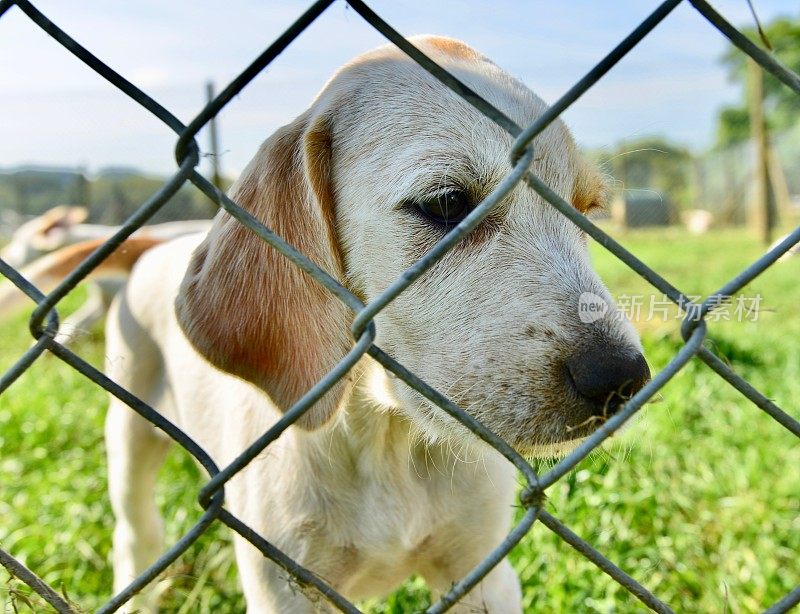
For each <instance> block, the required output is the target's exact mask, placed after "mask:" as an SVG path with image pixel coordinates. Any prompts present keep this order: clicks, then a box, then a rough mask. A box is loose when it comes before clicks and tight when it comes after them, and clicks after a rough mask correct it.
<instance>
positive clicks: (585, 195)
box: [571, 154, 610, 213]
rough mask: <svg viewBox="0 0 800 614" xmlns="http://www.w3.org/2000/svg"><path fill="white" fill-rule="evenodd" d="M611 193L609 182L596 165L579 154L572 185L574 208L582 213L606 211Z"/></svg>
mask: <svg viewBox="0 0 800 614" xmlns="http://www.w3.org/2000/svg"><path fill="white" fill-rule="evenodd" d="M609 192H610V190H609V186H608V182H607V181H606V180H605V179H604V178H603V176H602V175H601V174H600V172H599V171H598V170H597V168H596V167H595V165H594V164H592V163H590V162H589V161H588V160H586V159H585V158H584V157H583V156H582V155H580V154H578V155H577V160H576V162H575V180H574V182H573V184H572V199H571V200H572V206H573V207H575V208H576V209H577V210H578V211H580V212H581V213H588V212H589V211H591V210H592V209H604V208H605V207H606V205H607V204H608V198H609Z"/></svg>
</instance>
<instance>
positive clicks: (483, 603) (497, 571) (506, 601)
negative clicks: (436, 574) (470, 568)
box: [428, 558, 522, 614]
mask: <svg viewBox="0 0 800 614" xmlns="http://www.w3.org/2000/svg"><path fill="white" fill-rule="evenodd" d="M428 582H429V584H430V585H431V588H433V589H434V591H435V592H436V593H437V596H438V595H441V594H442V593H444V592H445V591H446V590H448V589H449V588H450V586H451V585H452V580H451V581H450V582H449V583H448V584H445V583H444V582H442V581H441V579H440V578H428ZM449 611H450V612H456V613H458V614H483V613H486V614H520V613H521V612H522V589H521V588H520V585H519V578H518V577H517V573H516V572H515V571H514V569H513V568H512V567H511V563H509V562H508V559H507V558H505V559H503V560H502V561H500V563H499V564H498V565H497V566H496V567H495V568H494V569H493V570H492V571H491V572H490V573H489V575H488V576H486V577H485V578H484V579H483V581H482V582H480V583H479V584H478V585H477V586H476V587H475V588H473V589H472V590H471V591H470V592H469V593H467V595H465V596H464V597H463V599H462V600H461V601H459V602H458V603H457V604H456V605H455V606H453V608H452V609H451V610H449Z"/></svg>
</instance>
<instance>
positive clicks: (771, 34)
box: [717, 15, 800, 147]
mask: <svg viewBox="0 0 800 614" xmlns="http://www.w3.org/2000/svg"><path fill="white" fill-rule="evenodd" d="M742 32H743V33H744V34H745V35H746V36H748V37H749V38H750V39H751V40H753V42H755V43H756V44H758V45H760V46H763V43H762V42H761V37H760V36H759V34H758V31H757V30H756V29H755V28H745V29H743V30H742ZM764 33H765V35H766V39H767V40H768V41H769V43H770V45H771V46H772V48H773V53H774V55H775V57H776V58H777V59H778V60H779V61H780V62H781V63H782V64H784V65H785V66H787V67H788V68H790V69H791V70H793V71H794V72H797V73H800V15H798V17H797V18H793V19H792V18H789V17H779V18H776V19H774V20H772V21H771V22H769V23H768V24H766V25H765V26H764ZM746 58H747V56H746V55H745V54H744V53H742V52H741V51H740V50H739V49H738V48H736V47H733V46H731V48H730V49H728V51H726V52H725V55H723V57H722V63H723V64H724V65H725V66H726V67H727V68H728V74H729V78H730V80H731V81H733V82H735V83H739V84H741V85H742V97H741V103H740V104H738V105H731V106H727V107H724V108H723V109H722V110H721V111H720V114H719V118H718V124H717V144H718V145H719V146H723V147H724V146H727V145H732V144H735V143H740V142H743V141H746V140H747V139H748V138H750V119H749V117H748V113H747V103H746V94H745V90H746V87H745V84H746V79H747V67H746ZM764 108H765V111H766V116H767V126H768V128H769V129H770V130H774V131H783V130H788V129H790V128H793V127H795V126H797V124H798V123H800V96H798V95H797V94H796V93H795V92H793V91H792V90H790V89H789V88H788V87H786V86H785V85H784V84H783V83H781V82H780V81H778V79H776V78H775V77H773V76H772V75H771V74H769V73H765V75H764Z"/></svg>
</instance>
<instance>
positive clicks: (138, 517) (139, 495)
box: [106, 399, 169, 612]
mask: <svg viewBox="0 0 800 614" xmlns="http://www.w3.org/2000/svg"><path fill="white" fill-rule="evenodd" d="M106 447H107V453H108V488H109V494H110V497H111V507H112V508H113V510H114V515H115V516H116V526H115V528H114V555H113V563H114V593H115V594H116V593H118V592H119V591H121V590H122V589H123V588H125V587H126V586H127V585H128V584H129V583H130V582H131V581H132V580H133V579H134V578H135V577H136V576H137V575H138V574H139V573H141V572H142V571H143V570H144V569H146V568H147V566H148V565H150V564H151V563H153V562H154V561H155V560H156V558H158V556H159V555H160V554H161V550H162V548H163V535H162V532H163V528H162V520H161V516H160V515H159V513H158V509H157V507H156V504H155V499H154V489H155V483H156V475H157V473H158V469H159V467H160V466H161V464H162V462H163V461H164V457H165V456H166V453H167V450H168V449H169V441H168V440H166V439H164V438H163V437H161V436H159V435H157V434H156V432H155V430H154V427H153V425H151V424H150V423H149V422H147V421H146V420H145V419H144V418H142V417H141V416H139V415H138V414H136V413H134V412H133V410H131V409H130V408H129V407H127V406H126V405H125V404H123V403H122V402H120V401H117V400H116V399H115V400H113V401H112V402H111V406H110V407H109V410H108V415H107V417H106ZM137 609H138V610H141V611H145V612H152V611H155V609H156V608H155V597H154V595H153V594H152V593H150V594H149V595H143V596H142V597H140V598H139V599H138V601H135V602H129V604H128V605H127V606H126V609H125V610H124V611H125V612H133V611H135V610H137Z"/></svg>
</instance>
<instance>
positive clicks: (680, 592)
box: [0, 230, 800, 613]
mask: <svg viewBox="0 0 800 614" xmlns="http://www.w3.org/2000/svg"><path fill="white" fill-rule="evenodd" d="M620 239H621V241H622V242H623V243H624V244H625V245H626V246H627V247H628V248H629V249H631V250H632V251H633V252H634V253H636V254H637V255H638V256H639V257H640V258H642V259H643V260H644V261H645V262H646V263H647V264H649V265H650V266H652V267H654V268H655V269H657V270H658V271H659V272H660V273H661V274H662V275H663V276H665V277H666V278H667V279H668V280H670V281H671V282H672V283H673V284H675V285H677V286H678V287H679V288H681V289H682V290H684V291H685V292H686V293H688V294H702V295H708V294H710V293H711V292H712V291H713V290H715V289H716V288H718V287H719V286H720V285H722V284H723V283H724V282H725V281H727V280H728V279H729V278H730V277H732V276H733V275H734V274H735V273H736V272H738V271H739V270H741V269H742V268H744V267H745V266H746V265H747V264H748V263H749V262H751V261H752V260H754V259H755V258H756V257H758V255H759V254H760V253H761V248H760V246H759V245H758V244H757V243H756V242H755V241H753V240H752V239H751V238H750V237H749V236H748V235H746V234H745V233H743V232H739V231H719V232H716V233H714V234H711V235H707V236H703V237H689V236H686V235H685V234H683V233H682V232H680V231H678V230H662V231H657V232H656V231H647V232H645V231H640V232H635V233H633V232H632V233H628V234H625V235H621V237H620ZM592 251H593V254H594V261H595V264H596V266H597V268H598V270H599V271H600V273H601V276H602V277H603V279H604V280H605V281H606V282H607V284H608V286H609V288H610V289H611V291H612V294H614V295H615V296H620V297H630V296H636V295H643V294H648V296H649V290H648V286H647V284H646V283H645V282H643V281H642V280H641V279H639V278H638V277H637V276H636V275H635V274H634V273H632V272H631V271H630V270H628V269H627V268H626V267H624V265H622V264H620V263H619V262H618V261H616V260H615V259H614V258H613V257H611V256H610V255H608V254H607V253H606V252H604V251H603V250H602V249H600V248H598V247H597V246H596V245H593V246H592ZM799 280H800V258H796V259H795V260H794V261H790V262H786V263H779V264H778V265H776V266H775V267H773V268H772V269H771V270H769V271H767V272H766V273H765V274H764V275H762V276H761V277H759V278H758V279H757V280H756V281H755V282H753V283H752V284H751V285H750V286H749V287H748V288H746V289H745V291H744V294H745V295H746V296H747V297H754V296H757V295H760V296H761V297H762V299H761V303H760V305H759V307H760V311H759V317H758V319H757V321H752V320H750V321H744V322H738V321H735V320H736V317H735V314H734V313H733V309H731V310H730V313H731V316H732V318H731V319H732V320H733V321H720V322H711V323H710V324H709V338H708V346H709V347H710V348H712V349H713V350H714V351H716V352H718V353H719V354H720V355H721V356H723V357H725V360H726V361H727V362H728V363H729V364H731V366H732V367H733V368H734V369H735V370H736V371H737V372H738V373H740V374H742V375H743V376H745V377H746V378H747V379H748V380H749V381H750V382H751V383H752V384H753V385H754V386H756V387H757V388H758V389H759V390H761V391H763V392H764V393H765V394H766V395H767V396H768V397H769V398H771V399H773V400H774V401H775V402H776V403H777V404H778V405H779V406H781V407H782V408H784V409H785V410H786V411H788V412H789V413H791V414H792V415H794V416H798V415H800V410H798V408H797V403H796V399H798V398H800V313H799V311H798V305H799V304H800V284H799V283H798V281H799ZM79 299H80V296H79V292H78V293H76V296H74V297H68V300H67V301H65V311H68V310H69V308H70V307H74V306H75V305H76V304H77V301H79ZM656 299H657V304H658V305H659V309H660V305H661V297H660V296H658V295H656ZM625 300H627V299H625ZM649 304H650V299H649V298H648V297H645V298H644V299H643V305H644V306H643V309H642V318H641V319H642V320H643V321H640V322H638V323H637V326H638V328H639V329H640V331H641V332H642V337H643V342H644V346H645V353H646V356H647V358H648V360H649V362H650V365H651V368H652V370H653V371H654V372H657V371H659V370H660V369H662V368H663V367H664V366H665V365H666V364H667V363H668V362H669V360H670V359H671V358H672V356H674V354H675V352H676V351H677V350H678V349H679V348H680V347H681V345H682V341H681V338H680V335H679V332H678V330H679V324H680V322H679V321H678V320H676V319H675V318H674V317H669V318H666V319H663V318H661V317H657V318H654V319H648V318H647V315H648V313H647V312H648V306H649ZM750 304H752V303H750ZM657 315H659V314H657ZM29 342H30V338H29V336H28V334H27V326H26V317H25V315H24V314H20V315H19V317H17V318H15V319H13V320H12V321H7V322H4V323H0V369H3V370H4V369H6V368H8V367H9V366H10V365H11V364H12V363H13V362H14V361H15V360H16V359H17V358H18V357H19V356H20V355H21V354H22V352H23V351H24V350H25V348H26V347H27V346H28V344H29ZM74 349H75V350H76V351H77V352H78V353H79V354H80V355H82V356H84V357H85V358H87V359H88V360H89V361H91V362H92V363H94V364H98V365H99V364H101V362H102V360H101V358H102V352H103V349H102V344H101V335H100V333H99V332H97V331H96V332H95V333H94V334H93V335H91V336H89V337H87V338H86V339H85V340H84V341H82V342H80V343H79V344H77V345H76V346H75V348H74ZM657 400H658V402H656V403H652V404H650V405H648V406H646V407H645V409H644V410H643V412H642V414H643V415H642V417H641V419H639V420H637V421H636V423H635V424H633V425H632V426H631V427H630V428H629V429H627V431H626V432H625V433H624V434H622V435H620V436H617V437H615V438H613V439H612V441H611V442H609V443H608V444H607V445H606V446H605V448H604V450H603V451H600V452H596V453H594V454H593V455H591V456H590V457H589V458H588V459H586V460H585V461H584V462H582V463H581V464H580V465H579V466H578V467H577V469H576V470H574V471H573V472H571V473H570V474H569V475H568V476H567V477H565V478H564V479H562V480H561V481H560V482H558V483H557V484H556V485H554V486H553V487H552V488H551V489H549V491H548V500H547V504H546V505H547V509H548V510H549V511H550V512H551V513H553V514H554V515H556V516H557V517H558V518H559V519H560V520H561V521H562V522H564V523H566V524H567V525H568V526H569V527H571V528H572V529H573V530H574V531H575V532H576V533H578V534H579V535H581V536H582V537H583V538H585V539H586V540H588V541H589V542H590V543H592V544H594V545H595V547H597V548H598V549H599V550H600V551H601V552H602V553H603V554H605V555H606V556H608V557H609V558H610V559H611V560H612V561H614V562H615V563H616V564H618V565H619V566H620V567H622V568H623V569H624V570H626V571H627V572H628V573H630V574H631V575H633V576H634V577H635V578H636V579H637V580H639V581H640V582H641V583H643V584H644V585H645V586H646V587H648V588H649V589H650V590H652V591H653V592H654V593H655V594H656V595H657V596H658V597H659V598H661V599H662V600H663V601H665V602H667V603H668V604H669V605H670V606H671V607H672V608H673V609H675V610H676V611H678V612H725V611H727V612H732V613H738V612H755V611H759V610H763V609H764V608H766V607H767V606H768V605H770V604H771V603H772V602H774V601H776V600H777V599H779V598H780V597H782V596H783V595H785V594H786V593H787V592H788V591H790V590H791V589H793V588H794V587H795V586H797V585H798V584H800V562H799V561H800V445H799V444H800V442H798V440H797V439H796V438H795V437H794V436H792V435H791V434H790V433H789V432H788V431H786V430H785V429H783V428H782V427H781V426H780V425H778V424H777V423H776V422H774V421H773V420H772V419H771V418H769V417H768V416H767V415H766V414H764V413H762V412H761V411H760V410H759V409H758V408H756V407H755V406H753V405H752V404H751V403H750V402H749V401H747V400H746V399H744V398H743V397H742V396H741V395H740V394H739V393H738V392H736V391H735V390H734V389H733V388H732V387H730V386H729V385H728V384H727V383H725V382H724V381H723V380H722V379H721V378H719V377H718V376H717V375H716V374H715V373H713V372H712V371H711V370H710V369H708V368H707V367H706V366H705V365H704V364H702V363H700V362H699V361H697V360H694V361H692V362H691V363H689V365H687V367H686V368H685V369H684V370H683V371H682V372H681V373H680V374H679V375H678V376H676V377H675V378H674V379H673V380H672V381H671V382H670V383H669V384H668V385H667V386H666V387H665V388H664V389H663V390H662V392H661V394H660V395H659V398H658V399H657ZM105 404H106V399H105V393H104V392H103V391H102V390H100V389H98V388H96V387H95V386H94V385H93V384H91V383H89V382H88V381H87V380H85V379H84V378H83V377H82V376H81V375H79V374H77V373H75V372H73V371H72V370H71V369H70V368H69V367H67V366H66V365H64V364H62V363H61V362H60V361H58V360H57V359H55V358H54V357H52V356H44V357H42V358H41V359H40V360H39V361H38V362H37V363H36V364H35V365H34V366H33V367H32V368H31V369H30V370H29V371H28V372H26V373H25V374H24V375H23V376H22V377H21V378H20V379H19V380H18V381H17V382H16V383H15V384H14V385H13V386H12V387H11V388H10V389H9V390H8V391H7V392H6V393H5V394H3V395H2V396H0V544H2V546H3V547H4V548H5V549H7V550H9V551H10V552H11V553H12V554H14V555H15V556H17V557H18V558H20V559H22V560H23V561H25V563H26V564H27V565H28V566H29V567H30V568H32V569H33V570H35V571H36V572H37V573H38V574H40V575H41V576H42V577H43V578H44V579H45V580H47V581H48V582H50V583H51V584H52V585H53V586H54V587H56V588H57V589H59V590H63V591H64V592H65V593H66V594H67V595H68V596H69V597H70V598H71V599H73V600H74V601H75V602H77V603H78V604H80V606H81V607H82V609H84V610H86V611H92V610H94V609H96V608H97V607H98V606H99V605H100V604H102V603H103V602H104V601H105V600H106V599H107V598H108V597H109V596H110V590H111V569H110V565H109V550H110V545H111V542H110V537H111V529H112V515H111V510H110V505H109V502H108V498H107V495H106V486H105V481H106V478H105V461H104V444H103V437H102V423H103V414H104V408H105ZM549 464H550V463H548V462H542V463H541V467H542V468H545V467H546V466H549ZM202 482H203V477H202V476H201V474H200V472H199V471H198V470H197V469H196V467H195V465H194V464H193V462H191V460H190V459H188V458H186V456H185V455H183V454H181V453H179V452H178V451H175V452H174V453H173V454H172V455H171V456H170V458H169V461H168V463H167V465H166V466H165V468H164V470H163V472H162V479H161V481H160V489H159V500H160V503H161V504H162V507H163V509H164V510H165V517H166V519H167V537H168V540H170V541H174V540H176V539H177V538H178V537H179V536H180V535H181V534H182V533H183V532H184V531H186V530H187V529H188V528H189V527H190V526H191V525H192V523H193V522H194V521H195V520H196V519H197V518H198V516H199V508H198V506H197V504H196V500H195V496H196V491H197V489H198V488H199V487H200V485H201V484H202ZM511 558H512V562H513V564H514V566H515V568H516V569H517V570H518V572H519V575H520V577H521V578H522V582H523V587H524V600H525V611H526V612H539V611H541V612H609V613H611V612H614V613H620V612H639V611H642V610H643V609H644V607H643V606H642V605H641V603H640V602H639V601H637V600H636V599H635V598H634V597H632V596H631V595H629V594H628V593H627V592H626V591H625V589H623V588H621V587H619V586H617V585H616V584H615V583H614V582H613V581H612V580H611V579H610V578H608V577H607V576H605V575H604V574H603V573H602V572H600V571H599V570H598V569H597V568H595V567H594V566H593V565H592V564H591V563H589V562H588V561H586V560H585V559H583V558H582V557H581V556H580V555H578V554H577V553H575V552H574V551H573V550H571V549H570V547H569V546H567V545H566V544H564V543H562V542H561V541H560V539H559V538H558V537H556V536H555V535H554V534H552V533H550V532H549V531H548V530H547V529H546V528H545V527H544V526H541V525H534V527H533V529H532V530H531V532H530V533H529V534H528V535H527V536H526V538H525V539H524V540H523V542H522V543H521V544H520V545H519V546H518V547H517V548H516V549H515V550H514V551H513V552H512V555H511ZM159 586H160V587H161V588H162V589H163V591H164V593H163V599H162V605H163V611H164V612H180V613H189V612H192V613H195V612H199V613H203V612H214V613H227V612H231V613H233V612H243V611H244V603H243V600H242V598H241V595H240V593H239V589H238V586H237V581H236V573H235V567H234V565H233V562H232V549H231V547H230V539H229V536H228V533H227V531H226V530H224V528H220V527H215V528H214V529H213V530H212V531H210V532H209V533H208V534H207V535H206V536H205V537H204V538H202V539H201V540H200V541H199V542H198V543H197V544H196V545H195V546H193V547H192V548H191V549H190V551H189V552H188V553H187V554H186V555H185V556H184V557H182V559H180V561H179V562H178V563H177V564H176V565H174V566H173V567H172V568H170V570H169V571H168V572H167V574H166V575H165V577H164V578H163V579H162V580H161V582H160V584H159ZM28 600H29V601H28ZM426 600H427V593H426V591H425V588H424V585H423V583H422V582H421V581H419V580H411V581H409V582H407V583H406V584H405V585H404V587H403V588H402V589H401V590H399V591H398V592H397V593H395V594H394V595H392V596H391V597H390V598H389V599H388V600H386V601H383V602H380V603H377V602H376V603H370V604H364V606H365V607H366V609H367V610H368V611H372V612H406V611H411V610H415V609H419V608H422V607H424V605H425V604H426V603H427V601H426ZM12 602H13V604H14V605H15V606H16V607H17V608H18V610H19V611H20V612H27V611H31V608H32V610H33V611H36V612H45V611H48V609H47V608H46V607H45V606H44V605H43V603H42V602H41V601H40V600H38V599H37V598H36V597H35V596H30V597H29V591H27V589H26V588H25V587H24V586H23V585H21V584H20V583H19V582H17V581H15V580H13V579H11V578H9V576H8V574H6V573H5V572H4V571H2V570H0V603H3V604H4V606H5V608H4V610H3V611H12Z"/></svg>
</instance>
